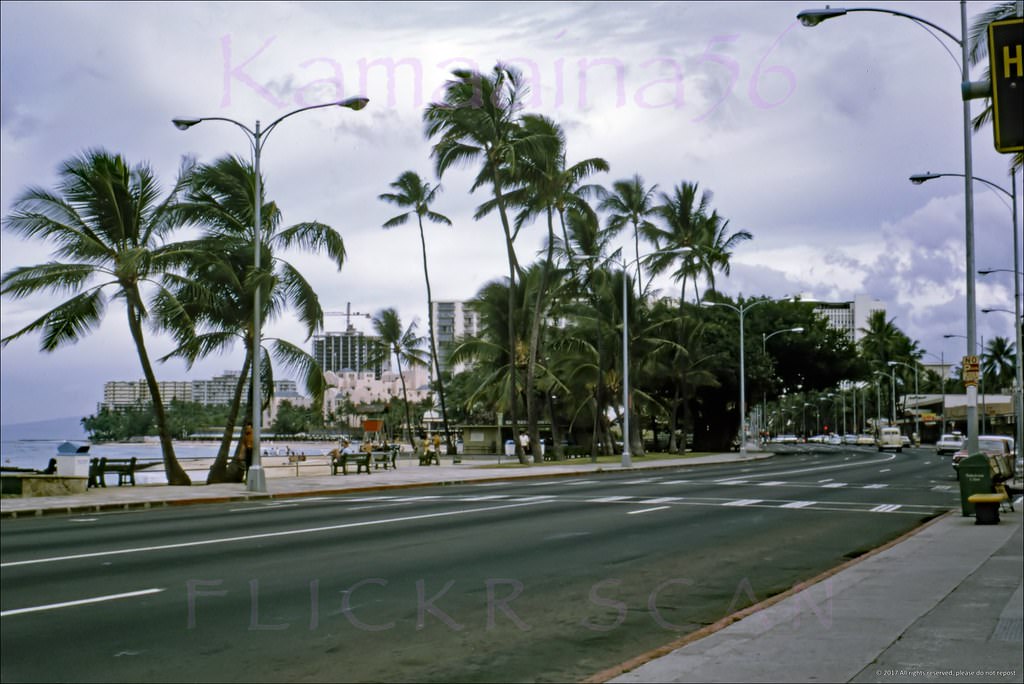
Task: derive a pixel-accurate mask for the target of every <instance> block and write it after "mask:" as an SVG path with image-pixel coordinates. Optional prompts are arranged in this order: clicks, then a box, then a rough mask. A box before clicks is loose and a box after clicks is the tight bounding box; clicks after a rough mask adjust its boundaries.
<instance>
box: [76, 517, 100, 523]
mask: <svg viewBox="0 0 1024 684" xmlns="http://www.w3.org/2000/svg"><path fill="white" fill-rule="evenodd" d="M97 520H99V518H71V520H69V521H68V522H96V521H97Z"/></svg>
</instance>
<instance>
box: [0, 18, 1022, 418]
mask: <svg viewBox="0 0 1024 684" xmlns="http://www.w3.org/2000/svg"><path fill="white" fill-rule="evenodd" d="M858 4H859V3H850V4H849V5H848V6H849V7H855V6H858ZM817 6H820V5H816V4H814V3H809V4H804V3H802V2H797V3H791V2H750V3H744V2H721V3H711V2H695V3H687V2H668V3H644V2H630V3H614V2H598V3H583V2H579V3H575V2H573V3H560V2H550V3H546V2H545V3H541V2H538V3H523V2H516V3H490V2H489V3H473V2H463V3H444V2H434V3H418V2H417V3H408V4H405V3H392V2H388V3H344V2H340V3H309V4H306V3H294V4H293V3H264V2H261V3H252V4H247V3H236V2H232V3H205V2H192V3H160V2H147V3H124V2H118V3H90V2H74V3H34V2H33V3H18V2H4V3H3V4H2V5H0V12H2V21H0V31H2V34H0V35H2V40H0V55H2V80H0V108H2V110H0V124H2V132H0V133H2V136H3V137H2V146H3V155H2V167H0V184H2V187H0V202H2V211H3V214H4V215H7V214H8V213H9V212H10V209H11V206H12V203H13V202H14V201H15V199H16V198H17V196H18V195H19V194H20V193H22V192H23V191H24V189H25V188H26V187H28V186H42V187H53V186H54V184H55V182H56V178H57V169H58V167H59V165H60V163H61V162H62V161H63V160H65V159H67V158H69V157H71V156H73V155H76V154H79V153H81V152H82V151H83V150H86V149H90V148H96V147H102V148H106V149H108V150H110V151H114V152H118V153H121V154H123V155H125V156H126V157H127V159H128V160H130V161H131V162H132V163H138V162H148V163H149V164H150V165H151V166H152V167H153V168H154V170H155V171H156V173H157V174H158V176H159V177H160V178H161V179H162V181H163V183H164V185H165V187H166V186H169V185H170V183H171V182H172V180H173V178H174V175H175V172H176V170H177V168H178V166H179V163H180V161H181V158H182V156H183V155H192V156H194V157H196V158H197V159H198V160H199V161H201V162H209V161H212V160H214V159H216V158H218V157H219V156H222V155H225V154H239V155H246V154H248V145H247V142H246V140H245V137H244V136H243V134H242V133H241V132H240V131H239V130H238V129H236V128H235V127H233V126H231V125H230V124H226V123H219V122H207V123H204V124H202V125H200V126H196V127H195V128H192V129H190V130H189V131H187V132H182V131H179V130H177V129H175V128H174V127H173V126H172V125H171V122H170V121H171V119H172V118H173V117H176V116H182V115H190V116H220V117H228V118H232V119H236V120H238V121H240V122H243V123H245V124H247V125H249V126H250V127H251V126H252V125H253V124H254V122H255V121H256V120H257V119H259V120H261V121H262V122H263V123H264V125H265V124H266V123H268V122H270V121H272V120H274V119H276V118H277V117H279V116H281V115H283V114H285V113H287V112H289V111H291V110H293V109H296V108H298V107H302V106H306V105H309V104H316V103H321V102H329V101H332V100H336V99H339V98H342V97H348V96H352V95H357V94H363V95H366V96H368V97H369V98H370V100H371V102H370V105H369V106H368V107H367V108H366V109H364V110H363V111H361V112H351V111H348V110H340V109H329V108H328V109H324V110H320V111H316V112H308V113H304V114H302V115H300V116H297V117H295V118H293V119H289V120H288V121H286V122H284V123H283V124H282V125H281V126H280V127H279V128H278V129H276V130H275V131H274V133H273V134H272V136H270V137H269V138H268V141H267V144H266V147H265V150H264V154H263V158H262V163H263V171H264V175H265V178H266V182H267V193H268V196H269V197H270V198H272V199H274V200H275V201H277V202H278V204H279V206H280V207H281V209H282V212H283V215H284V220H285V222H286V223H294V222H298V221H305V220H319V221H322V222H325V223H328V224H330V225H332V226H333V227H335V228H337V229H338V230H339V231H340V232H341V234H342V235H343V236H344V239H345V244H346V247H347V250H348V254H349V261H348V263H347V264H346V265H345V267H344V268H343V270H342V271H341V272H340V273H339V272H337V271H335V270H333V269H332V268H330V267H329V266H328V265H327V263H326V260H324V259H322V258H318V257H316V256H294V258H293V259H292V260H293V262H294V263H296V264H299V265H300V266H301V267H302V269H303V270H304V272H305V273H306V274H307V276H308V277H309V279H310V280H311V281H312V282H313V284H314V285H315V287H316V289H317V290H318V292H319V293H320V296H321V300H322V303H323V305H324V308H325V309H326V310H328V311H343V310H344V309H345V307H346V304H348V303H351V307H352V310H354V311H359V312H367V313H375V312H377V311H379V310H380V309H381V308H383V307H388V306H395V307H397V308H398V309H399V310H400V312H401V313H402V315H403V319H405V320H411V319H413V318H418V319H419V320H420V321H421V326H423V327H422V328H421V329H423V330H424V331H425V325H426V306H425V294H424V288H423V278H422V270H421V265H420V257H419V241H418V239H417V235H416V233H415V229H414V228H412V227H408V228H405V229H396V230H391V231H384V230H382V229H381V224H382V223H383V222H384V221H386V220H387V219H388V218H390V217H391V216H393V215H394V214H395V213H398V212H397V211H396V210H394V208H392V207H390V206H388V205H385V204H383V203H381V202H379V201H377V199H376V197H377V195H378V194H380V193H381V192H386V191H387V190H388V184H389V183H390V182H392V181H393V180H395V179H396V178H397V177H398V176H399V174H401V173H402V172H403V171H405V170H414V171H417V172H418V173H420V174H421V175H423V176H425V177H428V178H432V177H433V170H432V168H433V167H432V163H431V160H430V158H429V155H430V145H429V142H428V141H427V140H425V139H424V137H423V133H422V130H423V129H422V122H421V114H422V111H423V108H424V105H425V104H426V103H428V102H430V101H433V100H435V99H437V98H438V94H439V92H440V89H441V87H442V85H443V83H444V81H445V78H446V76H447V75H448V73H449V72H450V70H451V69H453V68H459V67H467V66H468V67H476V68H480V69H485V70H486V69H489V68H490V67H491V66H492V65H493V64H494V63H495V62H497V61H499V60H501V61H508V62H511V63H513V64H515V65H517V66H519V67H520V68H521V69H522V70H523V71H524V73H525V75H526V76H527V78H528V79H529V80H530V81H531V99H530V100H529V102H528V108H529V110H530V111H535V112H540V113H544V114H547V115H549V116H551V117H553V118H554V119H556V120H557V121H558V122H560V123H561V124H562V126H563V127H564V128H565V130H566V132H567V135H568V144H569V161H570V163H571V162H574V161H576V160H579V159H582V158H585V157H592V156H600V157H603V158H605V159H606V160H607V161H608V162H609V164H610V165H611V172H610V173H608V174H603V176H602V177H601V178H599V180H600V181H602V182H604V183H606V184H610V183H611V182H612V181H614V180H617V179H621V178H627V177H629V176H632V175H633V174H634V173H640V174H641V175H642V176H643V177H644V179H645V180H646V181H647V182H648V183H657V184H658V185H659V188H660V189H662V190H665V191H668V190H670V189H671V188H672V187H673V186H675V185H676V184H678V183H680V182H681V181H695V182H698V183H699V184H700V186H701V188H704V189H707V190H710V191H712V192H713V193H714V199H713V207H714V208H715V209H717V210H718V212H719V213H720V214H721V215H723V216H724V217H726V218H728V219H729V220H730V227H731V228H732V229H733V230H739V229H746V230H748V231H750V232H751V233H752V234H753V235H754V239H753V240H751V241H749V242H748V243H745V244H744V245H742V246H741V247H740V248H739V249H738V250H737V251H736V253H735V255H734V258H733V268H732V273H731V275H730V276H729V277H727V278H726V277H721V278H719V280H718V287H719V289H721V290H722V291H724V292H726V293H728V294H730V295H732V296H736V295H737V294H740V293H742V294H743V295H744V296H757V295H768V296H773V297H782V296H786V295H789V294H794V293H801V294H804V295H805V296H811V297H816V298H819V299H827V300H848V299H852V298H853V297H854V296H855V295H857V294H868V295H870V296H873V297H875V298H877V299H880V300H882V301H884V302H885V303H886V304H887V306H888V316H889V318H892V319H895V324H896V325H897V326H898V327H899V328H901V329H902V330H903V331H904V332H906V333H907V334H908V335H909V336H910V337H911V338H913V339H916V340H918V341H919V343H920V344H921V346H922V348H924V349H925V350H927V352H929V354H934V355H935V357H938V356H939V355H940V354H942V355H944V357H945V358H946V359H947V360H948V359H951V358H957V359H958V358H959V357H960V356H962V355H963V353H964V351H965V343H964V341H963V340H959V339H949V340H945V339H943V335H944V334H960V335H962V334H965V332H966V305H965V296H964V292H965V275H964V263H965V234H964V201H963V189H964V188H963V182H962V180H961V179H957V178H943V179H939V180H934V181H931V182H929V183H927V184H924V185H922V186H913V185H911V184H910V183H909V182H908V181H907V178H908V176H910V175H911V174H914V173H919V172H924V171H933V172H942V173H962V172H963V169H964V165H963V137H962V106H961V101H960V98H959V84H960V74H959V67H958V65H957V61H956V60H958V59H959V50H958V48H957V47H956V46H955V45H953V44H952V43H951V42H945V41H943V40H939V39H937V38H936V37H935V36H932V35H929V34H928V33H927V32H926V31H924V30H922V29H921V28H920V26H916V25H915V24H914V23H912V22H910V21H908V20H905V19H901V18H896V17H892V16H888V15H883V14H876V13H858V14H853V15H850V16H847V17H844V18H840V19H835V20H832V21H829V22H826V23H824V24H822V25H821V26H818V27H816V28H813V29H808V28H804V27H802V26H800V25H799V24H798V22H796V19H795V17H796V14H797V12H798V11H800V10H801V9H805V8H808V7H817ZM870 6H872V7H889V8H893V9H899V10H901V11H904V12H910V13H912V14H915V15H917V16H919V17H922V18H924V19H927V20H929V21H931V22H933V23H935V24H938V25H939V26H942V27H943V28H946V29H947V30H949V31H950V32H951V33H953V34H955V35H960V14H959V3H957V2H932V3H918V2H914V3H886V2H875V3H871V5H870ZM989 6H990V3H987V2H970V3H968V18H969V20H970V18H971V17H973V16H974V15H975V14H977V13H980V12H981V11H983V10H984V9H986V8H988V7H989ZM950 53H951V54H950ZM954 57H956V59H954ZM389 65H390V69H389ZM980 73H981V72H980V70H976V71H975V73H974V77H975V78H980ZM980 106H981V105H980V102H975V103H974V105H973V110H974V112H977V111H979V107H980ZM1008 161H1009V160H1008V157H1006V156H1004V155H1000V154H998V153H997V152H996V151H995V150H994V148H993V145H992V134H991V131H990V130H988V129H986V130H985V131H983V132H981V133H979V134H977V135H975V136H974V173H975V175H977V176H980V177H982V178H986V179H988V180H991V181H993V182H995V183H998V184H1000V185H1002V186H1003V187H1006V188H1009V185H1010V180H1009V176H1008V168H1009V166H1008ZM441 182H442V184H443V186H444V192H443V193H442V195H441V196H440V198H439V200H438V202H437V203H436V205H435V209H436V210H437V211H439V212H441V213H444V214H446V215H448V216H449V217H450V218H451V219H452V221H453V224H454V225H453V227H451V228H443V227H431V228H430V229H429V231H430V234H429V238H428V239H429V247H428V250H429V253H428V259H429V262H430V268H431V274H432V285H433V293H434V296H435V298H436V299H467V298H470V297H472V296H473V295H474V294H475V293H476V291H477V290H478V289H479V287H480V286H481V285H482V284H484V283H485V282H487V281H489V280H491V279H493V278H496V277H500V276H501V275H502V274H503V273H504V272H505V265H504V259H505V256H504V245H503V242H502V239H501V232H500V230H501V229H500V226H499V224H498V223H497V221H496V218H494V219H486V220H483V221H480V222H474V221H473V219H472V214H473V209H474V207H475V206H476V205H477V204H479V203H480V202H481V201H483V200H484V199H485V196H484V194H483V193H482V192H477V193H475V194H470V193H469V186H470V172H469V171H468V170H466V171H461V170H460V171H453V172H451V173H450V174H446V176H445V177H444V178H443V179H441ZM1018 182H1020V179H1019V178H1018ZM976 187H977V191H976V193H975V224H976V228H975V230H976V264H977V267H978V268H1005V269H1010V268H1012V266H1013V261H1012V246H1011V245H1012V223H1011V211H1010V205H1009V202H1008V201H1006V200H1005V198H1003V197H1002V196H1001V195H1000V194H999V193H996V192H993V191H990V190H987V189H985V187H984V186H983V185H981V184H978V185H977V186H976ZM0 239H2V244H0V267H2V271H4V272H7V271H8V270H9V269H11V268H13V267H15V266H20V265H27V264H37V263H42V262H43V261H45V260H47V259H48V258H49V254H50V250H49V249H48V248H47V247H45V246H43V245H39V244H32V243H28V242H24V241H22V240H20V239H19V238H17V237H15V236H13V235H12V234H9V233H7V232H4V233H3V236H2V238H0ZM540 241H541V227H540V226H539V225H538V226H536V227H534V228H532V229H529V230H527V231H525V232H524V233H523V234H522V235H521V236H520V238H519V241H518V242H517V249H518V251H519V252H520V254H521V255H529V254H532V253H534V252H535V251H536V250H537V249H538V248H539V247H540ZM524 258H525V256H524ZM664 286H665V288H666V290H671V289H674V285H673V284H672V283H671V282H666V283H664ZM1012 287H1013V283H1012V278H1011V277H1010V275H1009V274H995V275H990V276H987V277H979V278H978V279H977V301H978V306H979V309H980V308H982V307H1002V308H1007V309H1012V307H1013V296H1012V292H1013V289H1012ZM47 304H48V302H46V301H43V300H42V299H29V300H13V299H9V298H5V299H4V300H3V302H2V307H3V308H2V315H0V332H2V334H3V335H4V336H6V335H9V334H11V333H13V332H15V331H16V330H18V329H20V328H21V327H23V326H24V325H25V324H27V323H28V322H30V321H31V320H33V319H34V318H35V317H37V316H38V315H39V314H40V313H41V312H42V311H43V310H44V308H43V307H45V306H46V305H47ZM123 318H124V316H123V310H121V309H118V308H116V306H115V307H112V309H111V311H110V315H109V316H108V317H107V320H106V321H105V322H104V324H103V326H102V327H101V328H100V329H99V330H97V331H96V332H94V333H93V334H91V335H90V336H88V337H87V338H85V339H83V340H82V341H80V342H79V343H78V344H77V345H74V346H71V347H67V348H63V349H60V350H58V351H57V352H55V353H51V354H44V353H41V352H39V351H38V347H39V337H38V336H26V337H24V338H22V339H19V340H17V341H15V342H13V343H11V344H9V345H7V346H6V347H4V348H3V349H2V351H0V354H2V377H0V380H2V387H0V414H2V415H0V423H3V424H10V423H18V422H25V421H33V420H43V419H49V418H56V417H64V416H83V415H88V414H91V413H93V412H94V411H95V406H96V402H97V401H99V400H100V399H101V398H102V391H103V383H104V382H105V381H107V380H115V379H116V380H130V379H137V378H139V377H141V371H140V369H139V364H138V360H137V357H136V355H135V352H134V349H133V347H132V344H131V341H130V339H129V335H128V332H127V327H126V324H125V323H124V322H123ZM356 324H357V325H359V326H365V327H364V329H365V330H369V327H368V326H369V322H368V321H365V320H361V321H356ZM343 326H344V318H343V317H337V316H334V317H329V318H328V319H327V328H328V329H329V330H337V329H341V328H342V327H343ZM978 332H979V334H981V335H983V336H985V337H986V338H991V337H992V336H994V335H1004V336H1008V337H1009V336H1012V334H1013V328H1012V317H1011V316H1009V315H1006V314H999V313H993V314H989V315H984V314H981V313H979V314H978ZM270 333H271V334H276V335H278V336H281V337H286V338H288V339H291V340H292V341H293V342H296V343H303V339H302V335H301V332H299V330H298V328H297V327H296V326H295V325H294V324H293V322H292V321H290V320H289V319H283V320H282V321H280V322H279V323H277V324H275V325H274V326H273V327H272V328H271V329H270ZM169 349H170V346H169V344H168V343H167V341H166V340H162V339H160V338H155V339H153V340H152V342H151V351H152V352H153V355H154V356H157V355H160V354H162V353H165V352H166V351H169ZM926 359H930V357H926ZM240 363H241V350H238V351H237V353H236V354H234V355H232V356H224V357H217V358H212V359H208V360H206V361H203V362H202V363H200V364H198V365H197V366H196V367H195V368H194V369H193V370H192V371H191V372H189V371H186V369H185V368H184V367H183V366H182V365H181V364H175V363H167V364H164V365H162V366H159V367H158V369H157V372H158V376H159V377H160V378H161V379H165V380H180V379H189V378H207V377H211V376H212V375H214V374H218V373H220V372H222V371H224V370H227V369H235V368H237V367H238V366H239V365H240Z"/></svg>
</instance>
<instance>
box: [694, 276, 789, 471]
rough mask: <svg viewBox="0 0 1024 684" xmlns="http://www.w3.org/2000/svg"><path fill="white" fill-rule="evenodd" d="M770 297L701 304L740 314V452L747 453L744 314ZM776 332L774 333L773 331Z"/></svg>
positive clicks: (740, 298)
mask: <svg viewBox="0 0 1024 684" xmlns="http://www.w3.org/2000/svg"><path fill="white" fill-rule="evenodd" d="M742 299H743V295H742V294H741V295H740V296H739V297H738V298H737V300H736V301H737V302H738V301H741V300H742ZM770 301H772V300H770V299H755V300H754V301H752V302H749V303H748V304H746V305H743V304H740V305H739V306H733V305H732V304H729V303H728V302H708V301H704V302H701V303H700V305H701V306H724V307H726V308H728V309H732V310H733V311H735V312H736V313H738V314H739V315H740V453H741V454H745V453H747V387H746V385H747V375H746V367H745V365H744V356H745V354H744V348H743V316H744V314H746V313H747V311H749V310H750V309H753V308H754V307H755V306H757V305H758V304H764V303H765V302H770ZM772 334H774V333H772Z"/></svg>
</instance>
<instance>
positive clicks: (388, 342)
mask: <svg viewBox="0 0 1024 684" xmlns="http://www.w3.org/2000/svg"><path fill="white" fill-rule="evenodd" d="M373 329H374V330H375V331H376V333H377V335H378V336H379V337H380V342H381V343H380V345H379V346H378V347H375V351H373V352H371V353H370V358H369V359H368V360H369V361H370V363H377V362H378V361H384V360H385V359H386V358H387V357H388V356H390V355H394V357H395V368H396V370H397V372H398V377H399V379H400V380H401V382H402V403H404V404H405V429H406V434H407V435H408V437H409V444H410V445H411V446H412V448H413V451H415V450H416V439H415V436H414V435H413V430H412V419H411V418H410V414H409V394H408V391H407V389H406V386H405V375H403V374H402V362H403V361H404V362H405V364H406V366H425V365H427V363H428V360H427V359H425V358H424V353H423V350H422V349H420V347H422V346H423V338H422V337H418V336H417V335H416V321H415V320H414V321H413V322H412V323H410V324H409V327H407V328H405V329H404V330H403V329H402V319H401V317H400V316H399V315H398V311H396V310H395V309H382V310H381V311H380V312H379V313H378V314H377V315H376V316H374V317H373ZM378 354H379V355H380V356H379V357H378V356H377V355H378Z"/></svg>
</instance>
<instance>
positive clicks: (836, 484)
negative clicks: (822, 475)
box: [824, 482, 849, 489]
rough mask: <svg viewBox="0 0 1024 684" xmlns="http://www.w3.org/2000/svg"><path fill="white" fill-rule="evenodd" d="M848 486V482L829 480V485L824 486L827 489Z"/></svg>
mask: <svg viewBox="0 0 1024 684" xmlns="http://www.w3.org/2000/svg"><path fill="white" fill-rule="evenodd" d="M848 486H849V484H848V483H846V482H829V483H828V484H827V485H824V488H825V489H839V488H840V487H848Z"/></svg>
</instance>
